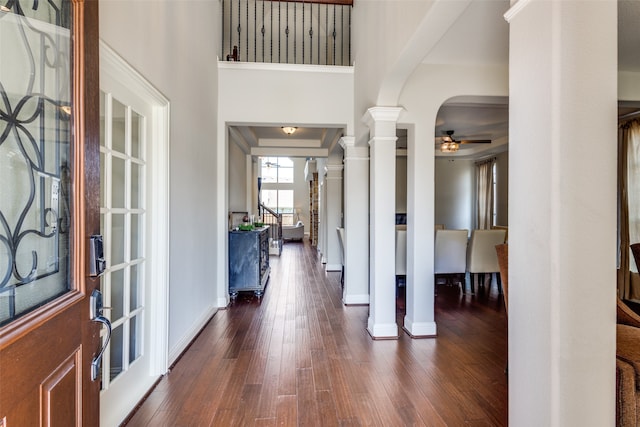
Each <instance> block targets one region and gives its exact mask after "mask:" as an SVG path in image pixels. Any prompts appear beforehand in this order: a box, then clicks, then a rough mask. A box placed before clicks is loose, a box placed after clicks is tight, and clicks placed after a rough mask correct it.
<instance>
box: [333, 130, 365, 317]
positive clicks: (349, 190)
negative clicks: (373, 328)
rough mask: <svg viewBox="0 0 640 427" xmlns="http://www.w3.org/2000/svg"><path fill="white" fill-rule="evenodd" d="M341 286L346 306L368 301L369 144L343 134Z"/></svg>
mask: <svg viewBox="0 0 640 427" xmlns="http://www.w3.org/2000/svg"><path fill="white" fill-rule="evenodd" d="M340 145H341V146H342V149H343V150H344V180H343V184H344V265H345V267H344V289H343V290H342V302H343V303H344V304H346V305H358V304H369V147H360V146H355V138H354V137H353V136H343V137H342V138H341V139H340Z"/></svg>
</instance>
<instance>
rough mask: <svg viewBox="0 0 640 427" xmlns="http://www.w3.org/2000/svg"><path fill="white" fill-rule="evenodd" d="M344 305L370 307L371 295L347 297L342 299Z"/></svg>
mask: <svg viewBox="0 0 640 427" xmlns="http://www.w3.org/2000/svg"><path fill="white" fill-rule="evenodd" d="M342 303H343V304H344V305H369V294H364V295H345V296H343V297H342Z"/></svg>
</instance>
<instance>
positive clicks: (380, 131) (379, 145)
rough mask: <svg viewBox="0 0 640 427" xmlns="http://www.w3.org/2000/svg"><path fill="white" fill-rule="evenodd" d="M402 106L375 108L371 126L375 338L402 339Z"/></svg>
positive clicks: (369, 120)
mask: <svg viewBox="0 0 640 427" xmlns="http://www.w3.org/2000/svg"><path fill="white" fill-rule="evenodd" d="M401 111H402V109H401V108H399V107H372V108H369V110H367V113H366V114H365V116H364V118H363V120H364V121H365V122H366V123H367V126H369V132H370V139H369V150H370V156H371V159H370V163H369V165H370V166H369V168H370V173H369V186H370V188H369V194H370V200H369V206H370V208H369V212H370V216H369V229H370V235H371V239H370V242H369V258H370V265H369V288H370V290H369V292H370V301H369V320H368V322H367V331H368V332H369V334H370V335H371V336H372V337H373V338H374V339H384V338H398V325H397V323H396V278H395V259H396V258H395V239H396V233H395V213H396V212H395V206H396V203H395V200H396V140H397V137H396V122H397V120H398V117H399V116H400V112H401Z"/></svg>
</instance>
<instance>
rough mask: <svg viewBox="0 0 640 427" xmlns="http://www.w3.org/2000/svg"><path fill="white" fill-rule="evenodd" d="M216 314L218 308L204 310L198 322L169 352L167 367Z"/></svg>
mask: <svg viewBox="0 0 640 427" xmlns="http://www.w3.org/2000/svg"><path fill="white" fill-rule="evenodd" d="M217 312H218V308H216V307H211V308H210V309H209V310H206V311H205V312H204V313H203V314H202V316H200V318H199V319H198V320H196V321H195V322H194V324H193V326H192V327H191V329H189V330H188V331H187V332H186V333H185V334H184V336H183V337H182V339H180V341H178V343H177V344H176V345H175V346H174V347H173V348H172V349H171V350H169V366H171V365H173V364H174V363H175V362H176V360H178V358H179V357H180V355H181V354H182V353H183V352H184V351H185V349H186V348H187V347H188V346H189V344H191V341H193V339H194V338H195V337H196V336H197V335H198V334H199V333H200V331H201V330H202V328H204V327H205V325H206V324H207V322H208V321H209V319H211V317H212V316H213V315H214V314H216V313H217Z"/></svg>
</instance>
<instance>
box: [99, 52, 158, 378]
mask: <svg viewBox="0 0 640 427" xmlns="http://www.w3.org/2000/svg"><path fill="white" fill-rule="evenodd" d="M100 73H101V74H105V75H109V76H111V77H112V78H114V79H115V80H116V81H118V82H120V83H121V84H122V85H124V86H125V87H127V88H130V89H131V91H132V92H135V93H136V95H137V96H138V97H140V98H142V99H143V100H144V101H146V102H148V103H149V104H150V105H152V106H153V107H152V110H153V114H152V117H149V118H148V119H149V120H151V135H148V138H147V140H148V141H153V149H151V150H150V153H149V158H148V162H149V164H150V165H151V167H150V168H149V169H148V174H150V177H148V178H150V179H149V182H153V183H154V188H153V190H152V191H151V192H150V194H148V205H147V212H148V217H147V225H148V227H147V230H148V231H147V233H149V235H152V236H154V239H153V242H154V243H153V245H148V246H147V251H148V254H149V259H150V260H152V262H151V265H150V266H149V268H148V270H147V274H148V283H152V284H153V286H151V287H148V288H147V292H150V294H151V295H150V297H151V298H150V301H153V304H152V305H151V306H150V307H149V310H150V317H151V325H153V328H148V330H147V331H146V333H148V334H150V348H148V349H146V350H145V351H147V352H148V354H149V356H150V366H151V372H150V373H149V374H150V375H163V374H165V373H166V372H167V370H168V360H169V350H168V348H169V347H168V342H169V340H168V335H169V314H168V313H169V298H168V295H169V100H168V99H167V98H165V97H164V96H163V95H162V94H161V93H160V92H159V91H158V90H157V89H156V88H154V87H153V86H152V85H151V84H150V83H149V82H148V81H147V80H145V78H144V77H143V76H142V75H140V73H138V72H137V71H136V70H135V69H133V68H132V67H131V66H130V65H129V64H128V63H127V62H126V61H125V60H124V59H123V58H122V57H120V56H119V55H118V54H117V53H116V52H115V51H114V50H113V49H111V48H110V47H109V46H108V45H107V44H106V43H105V42H104V41H102V40H100Z"/></svg>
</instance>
